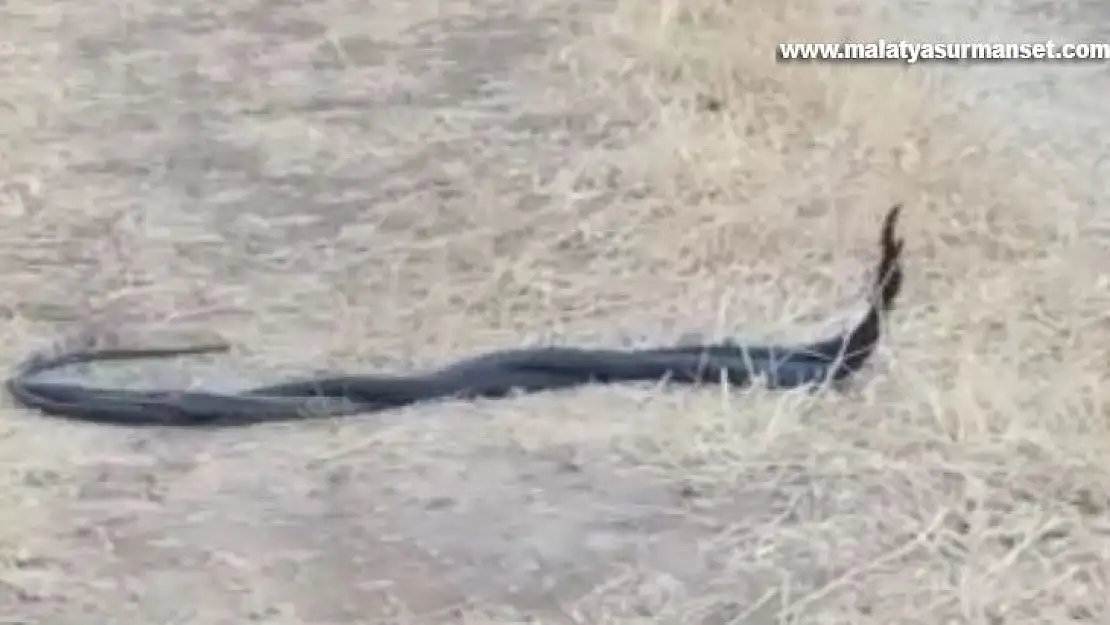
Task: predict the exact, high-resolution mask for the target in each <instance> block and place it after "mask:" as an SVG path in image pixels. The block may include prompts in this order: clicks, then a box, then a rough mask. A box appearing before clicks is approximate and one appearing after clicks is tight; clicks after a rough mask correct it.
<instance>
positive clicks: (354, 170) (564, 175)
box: [0, 0, 1110, 625]
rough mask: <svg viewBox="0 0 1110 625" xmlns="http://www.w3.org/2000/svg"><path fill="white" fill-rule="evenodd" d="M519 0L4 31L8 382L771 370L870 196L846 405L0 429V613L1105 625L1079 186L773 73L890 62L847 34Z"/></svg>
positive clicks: (998, 129) (1093, 266)
mask: <svg viewBox="0 0 1110 625" xmlns="http://www.w3.org/2000/svg"><path fill="white" fill-rule="evenodd" d="M518 5H519V3H508V2H504V3H500V2H498V0H457V1H455V2H449V3H448V2H443V3H420V2H409V1H406V2H401V1H395V2H388V1H383V2H375V3H372V5H371V4H369V3H355V2H351V1H350V0H321V1H316V0H304V1H302V2H281V3H275V2H252V1H251V0H228V1H227V2H224V3H219V4H217V3H201V2H186V3H177V4H176V6H175V8H173V9H167V8H160V7H159V5H158V4H157V3H150V2H144V1H138V2H131V3H126V2H118V1H117V2H100V1H95V0H90V1H88V2H84V3H68V4H65V5H62V4H57V5H50V4H48V3H42V2H35V3H32V2H28V1H25V0H9V2H8V3H7V4H6V5H4V6H3V7H2V8H0V24H2V26H0V28H3V30H4V39H3V41H4V42H5V43H4V44H2V45H3V46H5V47H4V48H3V49H0V54H2V55H3V56H4V59H3V63H0V71H2V72H3V75H0V85H2V86H0V108H2V109H3V111H4V112H3V115H0V141H2V147H3V149H2V151H0V154H2V157H0V172H2V174H3V176H2V177H0V183H2V185H3V186H2V190H3V193H2V195H0V209H2V214H3V221H2V222H0V236H2V237H3V240H2V246H0V268H2V272H0V281H2V282H0V292H3V293H4V294H5V295H6V297H5V299H4V300H3V301H2V302H0V313H2V314H3V315H4V323H3V326H2V328H3V339H4V342H3V344H4V345H5V349H4V350H3V352H2V355H3V359H4V363H3V364H5V365H10V364H11V363H13V362H14V361H15V359H17V358H18V357H19V356H21V355H23V354H25V353H26V352H27V351H28V350H30V349H33V348H38V347H41V346H42V345H44V344H45V343H47V342H49V341H50V340H51V339H53V338H55V337H57V336H59V335H62V334H72V333H74V332H77V331H84V330H88V329H90V328H91V329H92V330H93V331H96V330H98V329H117V330H120V331H124V332H125V333H126V332H131V331H132V329H141V328H146V329H151V328H152V329H153V331H155V332H160V331H166V332H169V331H172V332H175V333H176V332H178V331H179V330H183V331H193V330H207V331H215V332H219V333H220V334H223V335H225V336H229V337H233V338H234V339H235V340H236V341H237V342H239V343H240V344H241V345H242V351H240V352H239V353H237V354H236V355H235V357H234V358H233V359H225V360H224V361H221V362H212V363H182V365H181V367H180V368H177V369H174V368H172V367H161V368H158V369H157V370H155V367H153V366H152V367H151V369H150V370H147V369H146V368H144V369H142V371H141V372H136V371H126V370H125V371H122V372H114V373H111V376H114V377H116V378H120V377H123V378H127V379H129V380H130V379H133V378H136V377H137V373H141V374H142V380H141V381H144V382H146V383H150V382H152V381H162V382H165V381H167V380H170V381H173V380H176V381H178V382H181V383H184V382H187V381H194V380H200V381H201V383H205V384H209V385H214V386H234V385H237V384H244V383H247V382H249V381H252V380H255V379H261V378H266V377H272V376H273V375H276V374H277V373H288V372H291V371H298V370H299V371H304V370H306V369H322V368H338V369H344V370H358V369H370V368H374V367H389V368H406V367H412V366H419V365H425V364H431V363H435V362H440V361H443V360H445V359H449V358H451V357H455V356H459V355H462V354H469V353H474V352H476V351H481V350H485V349H490V348H493V347H499V346H506V345H517V344H520V343H522V342H551V341H565V342H574V343H578V344H601V343H605V344H614V343H617V342H629V341H641V340H645V341H652V342H665V341H672V340H674V339H675V338H676V337H677V336H678V335H680V334H683V333H686V332H702V333H704V334H707V335H733V334H737V335H740V336H743V337H765V336H772V335H773V336H776V337H782V336H791V337H797V338H801V336H802V334H806V335H811V334H812V333H813V332H815V331H816V330H819V329H826V330H828V329H830V328H833V327H836V324H837V323H838V322H842V321H844V320H848V319H854V315H855V314H857V313H858V303H859V297H860V295H861V291H862V286H863V284H864V282H865V280H866V279H867V277H868V276H867V268H868V267H869V266H870V263H871V261H872V260H873V258H874V253H875V249H874V239H875V234H876V226H877V223H878V219H879V217H880V216H881V214H882V213H883V212H884V211H885V210H886V209H887V207H888V206H889V205H890V204H891V203H892V202H895V201H902V202H905V204H906V206H907V215H906V222H905V233H906V236H907V239H908V243H907V244H908V250H907V252H908V258H909V267H908V270H909V275H908V279H907V284H906V286H907V292H906V298H905V300H904V303H903V305H902V307H901V309H900V310H899V311H898V312H897V313H896V314H895V315H894V316H893V318H892V320H891V321H892V330H893V332H894V334H893V336H892V337H891V338H890V340H889V341H888V342H887V344H886V349H885V350H884V353H883V354H882V358H881V359H880V360H879V362H878V363H877V365H876V367H875V368H874V371H871V372H869V374H868V375H867V376H866V377H865V378H864V379H861V380H860V382H859V384H857V386H856V388H855V389H852V390H851V391H850V392H847V393H845V394H841V395H833V394H828V395H821V396H816V397H810V396H804V395H790V394H788V395H777V396H775V395H770V394H766V393H761V392H758V391H756V392H753V393H747V394H727V393H722V392H720V391H714V390H705V391H688V390H674V389H671V390H663V389H655V388H609V389H590V390H584V391H580V392H575V393H561V394H555V395H547V396H535V397H530V398H524V399H519V400H512V401H504V402H487V403H478V404H449V405H439V406H425V407H420V408H416V409H412V410H406V411H400V412H398V413H396V414H392V415H386V416H379V417H367V418H358V419H351V420H345V421H341V422H334V423H323V422H315V423H305V424H296V425H285V426H274V427H260V428H254V429H250V430H234V431H223V432H200V433H197V432H182V431H144V432H129V431H124V430H120V429H112V428H100V427H95V426H85V425H80V424H72V423H67V422H60V421H54V420H48V419H44V418H42V417H40V416H37V415H35V414H28V413H24V412H21V411H16V410H13V409H5V410H4V414H3V421H2V422H0V423H2V425H0V461H2V466H3V472H2V473H0V622H12V623H50V624H52V625H64V624H81V625H85V624H87V623H90V622H97V623H126V624H135V625H140V624H141V625H147V624H149V623H198V624H206V625H207V624H217V623H235V624H241V623H243V622H261V623H314V624H315V623H319V624H339V623H370V622H398V623H410V622H424V623H436V622H490V623H509V622H551V623H589V624H595V623H643V622H663V623H698V624H707V625H708V624H717V623H722V624H723V623H846V622H850V623H876V624H878V623H883V624H890V623H929V624H935V623H988V624H990V625H1002V624H1004V623H1005V624H1017V623H1045V622H1052V623H1065V622H1091V623H1094V622H1103V621H1104V620H1105V619H1106V617H1107V615H1108V614H1110V610H1108V609H1107V603H1106V602H1107V599H1106V598H1107V597H1108V596H1110V594H1108V593H1107V590H1108V589H1107V586H1108V584H1107V574H1108V572H1110V571H1108V570H1107V565H1106V564H1105V563H1106V561H1107V556H1108V555H1110V511H1108V510H1107V507H1108V506H1110V501H1108V491H1110V471H1108V470H1107V464H1106V460H1105V448H1106V446H1107V444H1108V443H1110V422H1108V421H1107V416H1108V415H1107V408H1106V400H1107V399H1108V394H1110V393H1108V391H1106V390H1103V389H1104V386H1103V385H1104V382H1105V380H1106V377H1107V374H1108V370H1107V364H1106V355H1105V345H1107V344H1108V342H1110V323H1108V319H1107V313H1106V311H1107V310H1108V309H1110V279H1108V277H1107V274H1106V272H1105V270H1104V269H1103V268H1105V267H1108V266H1110V264H1108V263H1107V261H1108V260H1110V259H1108V258H1107V257H1108V256H1110V254H1108V251H1107V250H1108V249H1110V248H1108V247H1107V242H1108V240H1110V232H1107V231H1106V230H1105V229H1103V227H1102V226H1101V225H1100V224H1099V223H1097V222H1095V221H1094V218H1095V217H1096V216H1097V215H1096V214H1095V211H1094V208H1093V207H1092V205H1091V203H1090V202H1089V201H1088V200H1089V199H1090V198H1091V197H1093V195H1092V194H1093V192H1094V190H1093V188H1092V185H1093V184H1094V183H1095V182H1096V180H1095V179H1094V178H1093V177H1092V176H1091V173H1090V168H1089V165H1090V162H1089V161H1090V160H1093V159H1088V160H1084V159H1087V157H1088V156H1089V155H1087V154H1079V155H1076V157H1075V158H1074V159H1068V158H1047V157H1046V155H1045V154H1044V153H1043V152H1042V151H1038V150H1036V149H1032V148H1030V149H1023V148H1022V147H1021V144H1019V143H1018V142H1015V141H1013V140H1012V138H1013V137H1014V136H1015V134H1016V133H1014V131H1013V127H1012V122H1009V121H1002V120H1000V119H999V118H998V116H996V115H993V114H986V109H985V108H983V107H979V106H976V104H977V102H975V101H974V100H973V99H971V98H947V97H944V96H943V95H941V93H942V92H941V91H940V90H939V88H938V87H937V86H936V85H935V84H933V83H934V81H933V80H932V79H931V78H930V76H931V75H932V74H930V73H929V72H925V71H907V70H906V68H904V67H897V66H894V65H885V66H883V65H855V66H837V65H791V66H784V65H780V64H776V63H775V62H774V59H773V44H774V43H775V42H777V41H779V40H782V39H784V38H786V37H793V38H797V39H811V40H825V39H836V38H840V37H842V36H843V37H866V36H873V35H882V34H888V31H884V28H889V25H885V24H884V21H885V20H889V19H891V18H890V16H889V15H888V16H883V15H864V14H863V12H862V11H861V9H860V8H859V7H858V6H855V5H853V4H851V3H848V2H841V3H839V4H835V5H834V4H829V3H824V4H820V3H816V2H812V3H809V2H806V1H805V0H790V1H788V2H770V1H768V2H762V1H759V2H747V3H744V4H743V5H742V6H730V3H727V2H723V1H722V0H690V1H688V2H684V3H682V5H681V6H679V5H678V4H677V3H648V2H634V1H632V0H627V1H626V2H624V3H623V4H618V5H615V6H595V7H594V8H593V9H592V10H593V11H595V13H587V12H586V11H584V10H583V9H582V8H581V7H579V6H576V5H572V4H570V3H569V2H560V3H552V4H550V5H545V6H540V5H531V6H532V8H531V9H529V10H528V11H522V10H521V9H520V8H519V6H518ZM818 6H824V7H826V8H824V9H821V10H818V9H817V7H818ZM8 42H10V43H8ZM1081 165H1082V166H1081ZM94 373H102V372H94ZM103 375H108V374H107V373H103Z"/></svg>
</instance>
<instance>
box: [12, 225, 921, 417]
mask: <svg viewBox="0 0 1110 625" xmlns="http://www.w3.org/2000/svg"><path fill="white" fill-rule="evenodd" d="M899 211H900V207H899V206H895V207H894V208H892V209H891V210H890V211H889V212H888V213H887V215H886V218H885V219H884V221H883V226H882V236H881V240H880V249H881V255H880V260H879V265H878V271H877V272H876V274H875V278H874V282H873V284H872V287H871V295H870V297H869V303H870V306H869V308H868V311H867V313H866V315H865V316H864V318H863V319H862V320H861V321H860V322H859V323H857V324H856V325H855V326H854V327H852V328H851V329H850V330H848V331H847V332H844V333H842V334H841V335H838V336H835V337H832V338H829V339H826V340H822V341H818V342H815V343H810V344H804V345H795V346H787V345H739V344H736V343H732V342H723V343H716V344H706V345H687V346H680V347H665V348H645V349H631V350H611V349H578V348H567V347H539V348H524V349H511V350H503V351H495V352H491V353H488V354H484V355H480V356H476V357H472V358H469V359H465V360H462V361H459V362H457V363H454V364H450V365H447V366H445V367H442V368H440V369H438V370H434V371H431V372H427V373H418V374H413V375H379V374H370V375H339V376H328V377H319V378H312V379H304V380H293V381H289V382H282V383H278V384H273V385H267V386H261V387H256V388H253V389H249V390H246V391H243V392H239V393H216V392H208V391H199V390H196V391H195V390H142V389H112V388H95V387H90V386H85V385H82V384H74V383H68V382H55V381H46V380H42V379H38V377H37V374H40V373H43V372H46V371H49V370H52V369H56V368H59V367H62V366H66V365H70V364H76V363H82V362H96V361H106V360H135V359H143V358H168V357H173V356H179V355H185V354H201V353H213V352H225V351H228V350H229V349H230V346H229V345H228V344H226V343H222V342H218V343H209V344H204V345H196V346H187V347H174V348H147V349H90V350H86V351H81V350H78V351H70V352H64V353H61V354H58V355H52V356H43V355H41V354H35V355H32V356H31V357H29V358H27V359H26V360H24V361H23V362H22V363H20V364H19V365H18V366H17V367H16V369H15V372H14V373H13V374H12V375H11V376H10V377H9V378H8V380H7V382H6V386H7V390H8V392H9V394H10V395H11V396H12V397H13V398H14V399H15V400H16V402H17V403H18V404H19V405H21V406H23V407H25V408H31V409H37V410H39V411H41V412H42V413H44V414H48V415H51V416H56V417H64V418H68V419H75V420H81V421H90V422H96V423H103V424H113V425H127V426H234V425H239V426H242V425H251V424H256V423H264V422H274V421H286V420H292V419H300V418H307V417H335V416H345V415H354V414H360V413H368V412H375V411H380V410H387V409H391V408H399V407H402V406H408V405H411V404H415V403H418V402H425V401H432V400H443V399H452V398H454V399H475V398H500V397H505V396H508V395H512V394H514V393H536V392H541V391H551V390H557V389H566V388H572V387H577V386H582V385H586V384H614V383H621V382H645V381H647V382H657V381H660V380H666V381H668V382H671V383H678V384H698V383H715V382H723V381H727V382H728V383H730V384H731V385H733V386H735V387H743V386H747V385H749V384H751V383H752V382H753V381H754V380H756V379H762V380H764V381H765V383H766V385H767V386H768V387H770V388H777V389H787V388H799V387H816V386H819V385H821V384H823V383H826V382H828V381H834V380H841V379H844V378H847V377H849V376H851V375H852V374H854V373H856V372H857V371H859V370H860V369H861V368H862V367H863V365H864V364H865V363H866V362H867V360H868V359H869V358H870V357H871V355H872V353H873V352H874V351H875V348H876V345H877V343H878V341H879V339H880V337H881V330H882V322H883V315H884V313H885V312H886V311H889V310H890V309H891V308H892V307H893V304H894V300H895V299H896V297H897V296H898V293H899V291H900V289H901V285H902V268H901V263H900V260H901V252H902V246H903V241H902V240H901V239H898V238H896V237H895V234H894V232H895V226H896V224H897V219H898V215H899Z"/></svg>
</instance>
